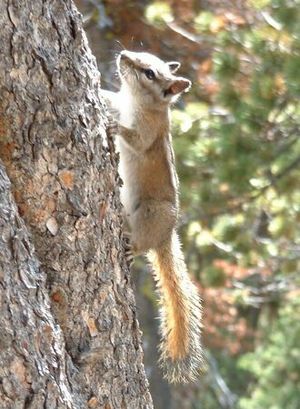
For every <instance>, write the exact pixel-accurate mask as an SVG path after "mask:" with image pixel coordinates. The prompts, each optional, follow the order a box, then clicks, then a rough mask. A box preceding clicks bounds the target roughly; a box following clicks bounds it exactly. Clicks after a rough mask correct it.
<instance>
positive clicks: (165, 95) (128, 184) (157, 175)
mask: <svg viewBox="0 0 300 409" xmlns="http://www.w3.org/2000/svg"><path fill="white" fill-rule="evenodd" d="M179 67H180V63H178V62H173V61H172V62H164V61H162V60H161V59H159V58H157V57H156V56H154V55H152V54H149V53H144V52H131V51H127V50H124V51H122V52H121V53H120V54H119V56H118V58H117V69H118V74H119V77H120V81H121V87H120V91H119V92H118V93H114V92H110V91H103V96H104V98H105V99H106V101H107V103H108V105H109V107H110V108H111V109H112V110H115V112H117V116H118V125H117V133H118V134H119V137H118V141H117V145H118V149H119V152H120V164H119V172H120V175H121V178H122V179H123V182H124V185H123V187H122V189H121V202H122V204H123V206H124V208H125V213H126V219H127V221H128V224H129V227H130V230H131V243H132V249H133V253H134V254H135V255H138V254H143V253H146V255H147V257H148V259H149V260H150V262H151V264H152V265H153V268H154V277H155V280H156V282H157V288H158V291H159V293H160V296H161V300H160V331H161V337H162V341H161V344H160V363H161V366H162V367H163V369H164V372H165V377H166V378H167V380H168V381H170V382H188V381H191V380H194V379H195V378H196V376H197V373H198V370H199V367H200V366H201V362H202V353H201V343H200V327H201V304H200V296H199V294H198V291H197V288H196V286H195V285H194V284H193V282H192V281H191V279H190V277H189V275H188V272H187V268H186V265H185V262H184V257H183V254H182V251H181V245H180V241H179V239H178V236H177V233H176V224H177V219H178V210H179V205H178V178H177V174H176V170H175V164H174V153H173V148H172V140H171V134H170V105H171V104H172V103H173V102H174V101H175V100H176V99H177V98H178V96H179V95H180V94H181V93H182V92H184V91H187V90H188V89H189V88H190V86H191V82H190V81H189V80H188V79H186V78H183V77H179V76H176V75H174V74H175V72H176V71H177V70H178V68H179ZM112 112H113V111H112Z"/></svg>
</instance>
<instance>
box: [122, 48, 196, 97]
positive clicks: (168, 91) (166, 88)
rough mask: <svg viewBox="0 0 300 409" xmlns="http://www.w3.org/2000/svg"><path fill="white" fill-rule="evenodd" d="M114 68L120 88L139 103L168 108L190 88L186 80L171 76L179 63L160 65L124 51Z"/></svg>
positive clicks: (141, 54)
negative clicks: (122, 87)
mask: <svg viewBox="0 0 300 409" xmlns="http://www.w3.org/2000/svg"><path fill="white" fill-rule="evenodd" d="M117 66H118V72H119V76H120V80H121V84H122V86H126V87H127V88H128V90H129V91H130V92H131V94H132V95H133V96H134V97H135V98H138V99H139V100H140V102H141V103H143V104H155V103H156V104H166V105H168V104H170V103H171V102H174V101H175V100H176V99H177V98H178V96H179V95H180V94H181V93H182V92H186V91H188V90H189V89H190V86H191V81H189V80H188V79H186V78H183V77H178V76H176V75H174V74H175V72H176V71H177V70H178V68H179V67H180V63H179V62H176V61H171V62H164V61H162V60H161V59H159V58H157V57H155V56H154V55H152V54H149V53H144V52H139V53H136V52H132V51H127V50H124V51H122V52H121V53H120V54H119V55H118V58H117Z"/></svg>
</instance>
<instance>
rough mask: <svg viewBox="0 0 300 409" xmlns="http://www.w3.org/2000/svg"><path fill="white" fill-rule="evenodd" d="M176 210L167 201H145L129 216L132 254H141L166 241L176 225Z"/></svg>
mask: <svg viewBox="0 0 300 409" xmlns="http://www.w3.org/2000/svg"><path fill="white" fill-rule="evenodd" d="M176 220H177V209H176V208H175V206H174V205H173V203H171V202H168V201H163V202H161V201H157V200H145V201H143V202H142V203H141V204H140V205H139V206H138V208H137V209H136V210H135V211H134V212H133V213H132V214H130V215H129V218H128V221H129V225H130V228H131V243H132V248H133V252H134V253H135V254H141V253H144V252H146V251H148V250H149V249H153V248H156V247H158V246H159V245H160V243H162V242H164V241H166V240H167V239H168V238H169V237H170V235H171V232H172V230H173V228H174V226H175V224H176Z"/></svg>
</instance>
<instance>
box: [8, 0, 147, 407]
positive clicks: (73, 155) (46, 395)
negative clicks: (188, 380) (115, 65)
mask: <svg viewBox="0 0 300 409" xmlns="http://www.w3.org/2000/svg"><path fill="white" fill-rule="evenodd" d="M0 21H1V33H0V39H1V49H0V70H1V77H0V96H1V98H0V157H1V159H2V160H3V163H4V166H5V168H6V171H7V173H8V176H9V179H10V182H11V187H12V192H13V195H14V199H15V201H16V204H17V207H18V211H19V214H20V216H21V217H22V218H23V220H24V222H25V225H26V226H27V228H28V229H29V231H30V239H29V238H28V232H27V229H26V227H25V225H24V224H23V222H22V221H21V220H20V217H19V216H18V214H17V210H16V207H15V206H14V203H13V200H12V198H11V196H10V195H9V193H8V186H9V182H8V179H7V178H6V176H5V172H4V168H1V173H0V189H1V190H0V194H1V202H0V223H1V224H0V296H1V299H0V323H1V324H0V325H1V328H0V331H1V333H0V368H1V369H0V399H1V401H0V402H1V408H2V407H4V408H19V407H22V408H25V407H26V408H37V409H40V408H42V407H45V408H88V407H90V408H106V409H110V408H130V409H135V408H151V407H152V403H151V398H150V395H149V392H148V387H147V381H146V379H145V374H144V369H143V364H142V350H141V340H140V332H139V328H138V323H137V321H136V317H135V301H134V297H133V293H132V290H131V288H130V286H129V281H130V277H129V271H128V267H127V264H126V259H125V254H124V247H123V245H122V226H121V224H122V221H121V216H120V213H121V212H120V200H119V191H118V187H117V186H118V181H119V179H118V175H117V171H116V164H117V157H116V153H115V151H114V145H113V143H112V141H111V140H110V138H109V137H107V135H106V132H105V124H106V122H107V118H106V114H105V110H104V108H103V106H102V104H101V100H100V99H99V88H100V76H99V73H98V70H97V67H96V64H95V60H94V57H93V56H92V55H91V53H90V50H89V48H88V45H87V41H86V38H85V35H84V33H83V31H82V29H81V21H80V16H79V14H78V12H77V11H76V9H75V8H74V6H73V3H72V2H71V1H68V0H66V1H62V0H48V1H45V0H44V1H42V0H35V1H33V0H32V1H17V0H16V1H12V0H6V1H5V0H2V1H1V2H0ZM33 247H34V248H35V252H33ZM37 260H39V262H37ZM43 272H44V273H46V274H45V275H44V273H43ZM45 277H46V279H45ZM48 294H49V295H50V300H51V309H50V307H49V305H50V304H49V302H48ZM53 314H54V318H53ZM57 324H58V325H57ZM2 401H3V402H4V403H3V404H2ZM4 405H5V406H4Z"/></svg>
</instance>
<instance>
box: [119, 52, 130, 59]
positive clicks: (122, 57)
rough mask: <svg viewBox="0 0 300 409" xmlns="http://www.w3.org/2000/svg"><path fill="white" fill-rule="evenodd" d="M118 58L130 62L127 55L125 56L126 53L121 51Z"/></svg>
mask: <svg viewBox="0 0 300 409" xmlns="http://www.w3.org/2000/svg"><path fill="white" fill-rule="evenodd" d="M120 58H121V60H123V61H130V58H129V57H128V55H127V54H126V51H121V53H120Z"/></svg>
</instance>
